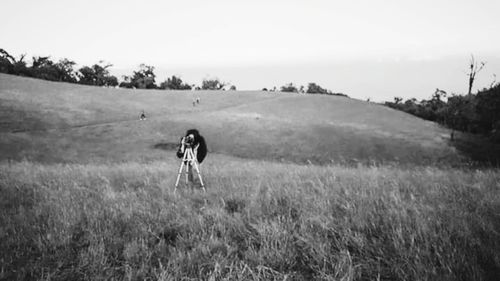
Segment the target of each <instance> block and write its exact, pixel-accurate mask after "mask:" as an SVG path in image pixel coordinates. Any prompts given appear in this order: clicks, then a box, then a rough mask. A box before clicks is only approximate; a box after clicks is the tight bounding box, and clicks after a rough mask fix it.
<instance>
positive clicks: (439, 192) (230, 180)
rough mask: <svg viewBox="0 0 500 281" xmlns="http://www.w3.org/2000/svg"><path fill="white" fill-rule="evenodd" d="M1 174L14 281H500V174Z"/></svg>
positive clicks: (249, 168) (10, 168)
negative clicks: (191, 183)
mask: <svg viewBox="0 0 500 281" xmlns="http://www.w3.org/2000/svg"><path fill="white" fill-rule="evenodd" d="M175 164H176V163H168V162H152V163H149V164H143V163H135V162H128V163H120V164H113V165H109V164H97V165H96V164H86V165H81V164H52V165H47V164H34V163H30V162H19V163H13V164H11V165H8V164H3V165H0V175H1V176H0V188H1V190H0V191H1V194H2V196H1V201H0V208H1V210H2V212H1V215H0V225H1V231H0V233H1V236H2V237H0V241H1V242H0V251H1V252H2V259H1V260H0V264H1V272H0V278H1V279H4V280H16V279H18V280H26V279H36V280H104V279H115V280H497V279H496V278H497V277H498V274H499V273H500V271H499V269H500V234H499V230H500V223H499V222H500V216H499V212H500V193H499V189H500V185H499V182H500V173H499V172H498V171H493V170H485V171H465V170H463V171H460V170H453V169H436V168H425V167H421V168H415V169H411V170H406V169H400V168H397V167H389V166H384V167H375V166H373V167H362V166H360V167H357V168H352V167H351V168H348V167H344V166H338V165H334V166H323V167H320V166H314V165H309V166H305V165H296V164H283V163H270V162H262V161H256V160H241V159H236V158H230V157H225V156H215V157H212V158H211V159H210V161H209V162H207V163H206V165H205V167H204V169H203V172H204V179H205V181H206V185H207V192H206V193H203V192H202V191H201V190H198V189H194V190H191V189H190V188H184V187H183V185H181V187H182V189H181V188H179V190H178V191H177V192H176V193H175V194H174V189H173V182H174V181H175V172H174V170H176V168H177V165H175Z"/></svg>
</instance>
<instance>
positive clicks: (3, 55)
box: [0, 48, 16, 74]
mask: <svg viewBox="0 0 500 281" xmlns="http://www.w3.org/2000/svg"><path fill="white" fill-rule="evenodd" d="M15 63H16V59H15V58H14V57H13V56H11V55H10V54H9V53H8V52H7V51H6V50H4V49H1V48H0V72H2V73H8V74H15V73H12V72H13V69H14V64H15Z"/></svg>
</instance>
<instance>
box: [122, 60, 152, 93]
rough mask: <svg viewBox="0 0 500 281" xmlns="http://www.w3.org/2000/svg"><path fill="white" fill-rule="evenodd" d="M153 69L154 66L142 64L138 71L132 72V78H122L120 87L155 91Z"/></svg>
mask: <svg viewBox="0 0 500 281" xmlns="http://www.w3.org/2000/svg"><path fill="white" fill-rule="evenodd" d="M154 69H155V68H154V66H149V65H146V64H144V63H142V64H140V65H139V70H137V71H134V73H133V75H132V76H124V80H125V81H124V82H122V83H120V87H125V88H138V89H156V88H157V86H156V84H155V77H156V74H155V73H154Z"/></svg>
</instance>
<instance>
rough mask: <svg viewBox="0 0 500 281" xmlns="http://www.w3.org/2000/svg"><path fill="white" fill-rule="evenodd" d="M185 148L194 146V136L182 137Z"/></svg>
mask: <svg viewBox="0 0 500 281" xmlns="http://www.w3.org/2000/svg"><path fill="white" fill-rule="evenodd" d="M182 142H183V143H184V145H185V146H187V147H192V146H193V145H194V136H193V135H187V136H185V137H184V139H183V140H182Z"/></svg>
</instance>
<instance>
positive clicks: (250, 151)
mask: <svg viewBox="0 0 500 281" xmlns="http://www.w3.org/2000/svg"><path fill="white" fill-rule="evenodd" d="M196 97H200V98H201V103H200V104H199V105H197V106H194V107H193V105H192V101H193V99H194V98H196ZM142 110H144V111H145V112H146V115H147V117H148V119H147V120H146V121H139V120H138V116H139V114H140V112H141V111H142ZM0 112H1V113H0V117H1V122H0V147H1V148H0V159H1V160H5V159H29V160H33V161H41V162H94V161H98V162H108V161H128V160H134V161H152V160H161V159H165V158H166V157H167V158H168V157H172V156H173V149H175V145H176V143H177V141H178V139H179V137H180V136H181V135H182V134H183V133H184V132H185V130H186V129H189V128H197V129H199V130H200V132H201V133H202V134H203V135H204V136H205V137H206V139H207V142H208V145H209V150H210V151H211V152H214V153H220V154H225V155H229V156H236V157H243V158H252V159H265V160H278V161H285V162H295V163H319V164H325V163H331V162H347V163H355V162H370V161H375V162H399V163H412V164H413V163H415V164H430V163H442V162H444V163H451V162H454V161H456V160H457V159H459V158H460V155H459V154H458V153H457V152H456V151H455V149H454V148H453V147H450V146H449V145H448V136H449V133H448V132H447V130H446V129H444V128H441V127H439V126H438V125H436V124H434V123H431V122H426V121H423V120H421V119H418V118H416V117H413V116H411V115H408V114H405V113H402V112H398V111H395V110H392V109H389V108H386V107H384V106H381V105H377V104H373V103H367V102H363V101H359V100H354V99H348V98H343V97H336V96H323V95H298V94H289V93H272V92H260V91H253V92H245V91H231V92H224V91H187V92H186V91H161V90H130V89H113V88H98V87H90V86H81V85H74V84H66V83H55V82H49V81H42V80H36V79H29V78H23V77H16V76H10V75H4V74H0Z"/></svg>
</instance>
